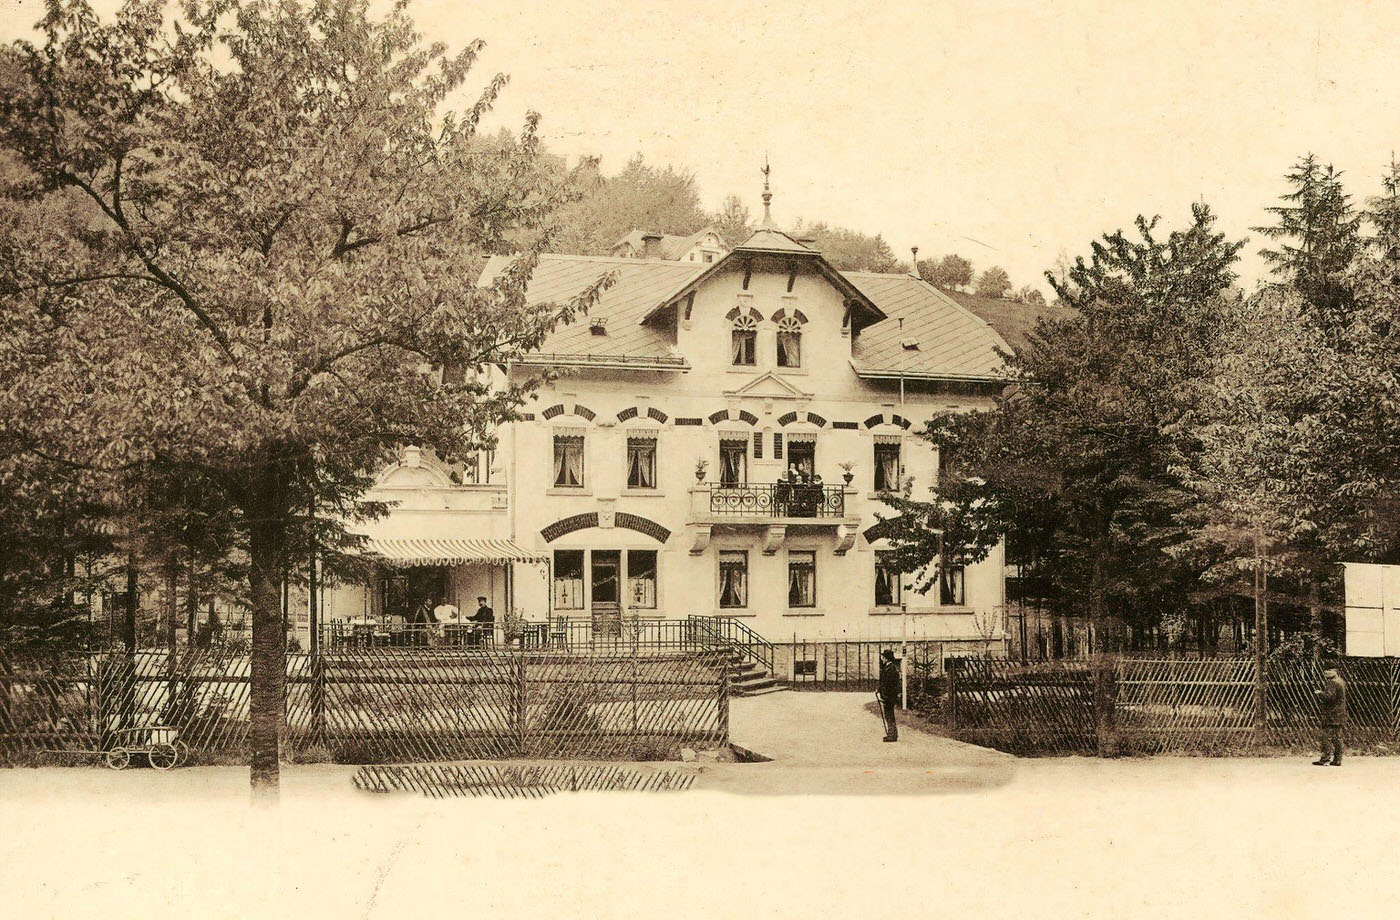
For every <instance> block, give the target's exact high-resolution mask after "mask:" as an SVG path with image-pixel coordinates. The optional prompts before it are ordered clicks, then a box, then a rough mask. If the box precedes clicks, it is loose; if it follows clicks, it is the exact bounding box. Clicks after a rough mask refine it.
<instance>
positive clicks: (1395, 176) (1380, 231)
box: [1366, 156, 1400, 256]
mask: <svg viewBox="0 0 1400 920" xmlns="http://www.w3.org/2000/svg"><path fill="white" fill-rule="evenodd" d="M1381 188H1382V194H1380V195H1377V196H1376V197H1374V198H1372V199H1371V200H1370V202H1369V204H1370V209H1369V210H1367V212H1366V218H1367V220H1369V221H1370V222H1371V226H1372V227H1374V228H1375V235H1374V236H1372V237H1371V240H1370V242H1371V244H1372V246H1373V247H1375V249H1377V250H1379V252H1380V254H1381V255H1382V256H1385V255H1388V254H1389V253H1390V252H1391V251H1392V250H1395V249H1397V248H1400V163H1397V162H1395V158H1394V157H1393V156H1392V157H1391V159H1390V165H1389V166H1388V167H1387V168H1386V173H1385V175H1384V176H1382V177H1381Z"/></svg>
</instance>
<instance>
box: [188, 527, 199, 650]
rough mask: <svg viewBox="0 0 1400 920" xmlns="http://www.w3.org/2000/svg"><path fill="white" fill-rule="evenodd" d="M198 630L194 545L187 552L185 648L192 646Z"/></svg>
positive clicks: (197, 582) (197, 589)
mask: <svg viewBox="0 0 1400 920" xmlns="http://www.w3.org/2000/svg"><path fill="white" fill-rule="evenodd" d="M198 631H199V563H198V562H197V561H196V560H195V555H194V547H193V546H191V547H190V552H189V572H188V573H187V574H186V584H185V648H187V649H190V648H194V634H195V633H196V632H198Z"/></svg>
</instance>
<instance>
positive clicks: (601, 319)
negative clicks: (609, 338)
mask: <svg viewBox="0 0 1400 920" xmlns="http://www.w3.org/2000/svg"><path fill="white" fill-rule="evenodd" d="M588 331H589V332H591V333H593V334H594V335H607V334H608V318H607V317H606V316H595V317H593V319H592V320H590V321H589V323H588Z"/></svg>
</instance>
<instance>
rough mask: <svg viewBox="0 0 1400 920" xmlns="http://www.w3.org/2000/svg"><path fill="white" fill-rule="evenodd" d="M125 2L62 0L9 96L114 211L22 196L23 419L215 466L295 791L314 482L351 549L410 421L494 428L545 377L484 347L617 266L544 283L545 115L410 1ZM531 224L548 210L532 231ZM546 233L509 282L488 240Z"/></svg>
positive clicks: (258, 665) (550, 188)
mask: <svg viewBox="0 0 1400 920" xmlns="http://www.w3.org/2000/svg"><path fill="white" fill-rule="evenodd" d="M182 10H183V14H182V16H181V17H180V19H179V23H178V25H172V24H171V16H170V12H171V11H169V10H167V9H165V8H164V7H163V5H162V4H160V3H153V2H140V0H129V2H127V3H125V4H124V5H123V6H122V7H121V8H120V9H119V10H118V11H117V13H116V14H115V16H114V17H113V18H111V19H109V20H104V19H102V18H100V17H99V16H98V15H97V14H96V13H95V12H94V11H93V9H92V8H91V7H90V6H89V5H88V3H87V2H86V0H49V2H48V5H47V7H46V12H45V16H44V18H43V20H42V22H41V23H40V24H39V28H40V30H41V32H42V35H43V41H42V42H41V44H40V45H38V46H37V47H36V46H34V45H31V44H30V43H28V42H19V43H17V44H16V45H14V46H13V47H12V49H10V52H9V53H10V54H11V55H12V56H13V58H12V59H15V60H17V61H18V62H19V65H20V67H21V71H22V74H23V80H22V84H21V86H20V88H19V91H18V92H16V93H15V94H14V95H13V96H11V97H10V98H7V99H6V101H5V102H4V103H3V105H0V145H3V146H4V147H8V148H9V149H11V150H12V151H14V152H15V153H17V154H18V156H19V157H20V159H21V160H22V162H23V163H24V165H25V166H26V167H27V168H28V169H29V170H30V171H31V172H32V173H33V174H34V176H35V177H36V178H37V180H38V181H37V183H35V184H33V185H31V186H29V187H27V188H25V189H21V190H19V192H22V193H23V194H25V195H27V196H28V202H27V207H28V208H29V209H30V210H31V213H32V211H33V210H34V209H40V208H42V207H44V206H45V203H46V201H47V200H48V199H49V198H51V197H52V196H56V195H76V196H77V197H79V198H82V199H85V200H86V201H88V202H90V203H91V204H92V206H93V208H94V209H95V213H96V214H97V215H98V217H99V218H100V219H98V220H95V221H94V223H93V224H92V225H91V226H90V227H84V228H82V229H81V230H75V229H74V228H73V227H70V226H67V225H64V224H60V223H55V222H45V221H42V220H37V221H36V220H33V219H26V220H21V221H18V222H17V223H16V224H15V226H16V227H17V229H18V230H19V231H21V232H20V235H19V237H18V238H15V237H12V238H11V239H10V240H9V241H8V245H9V247H10V250H9V255H11V256H12V258H10V259H7V260H5V261H4V264H3V265H0V272H3V274H0V297H3V299H4V305H5V311H4V312H5V315H6V317H7V322H8V323H10V324H11V325H12V326H13V327H15V328H18V329H20V330H21V331H22V333H23V335H24V337H25V339H26V340H27V342H28V344H29V346H30V347H32V348H33V350H34V353H36V354H40V355H43V356H44V359H45V360H44V361H43V363H42V364H41V365H39V366H36V367H32V368H29V369H28V372H27V373H25V374H23V375H22V376H20V377H19V378H18V379H17V380H14V381H11V383H10V386H9V387H8V388H7V389H6V391H5V393H4V395H3V399H4V400H5V404H6V411H5V413H4V415H5V417H6V419H7V421H9V420H15V421H16V422H18V423H19V424H20V426H21V427H20V429H19V432H20V433H19V436H20V437H22V438H23V439H24V442H25V443H26V444H27V445H32V446H33V449H34V450H38V449H43V450H44V451H45V452H46V453H48V454H51V455H55V456H58V457H60V458H61V460H62V462H63V463H64V464H66V465H69V466H72V467H75V468H82V469H89V470H100V471H117V470H123V469H130V468H133V467H135V466H138V465H141V464H152V463H156V462H159V463H160V464H162V465H165V466H168V467H170V468H181V469H191V470H198V471H199V472H200V474H201V475H202V476H203V477H204V481H206V482H213V483H218V484H219V487H220V488H221V489H222V490H223V494H224V495H225V496H226V498H227V501H228V503H229V507H230V510H231V512H232V518H233V520H232V526H233V528H234V531H235V534H236V538H237V543H238V545H239V548H240V551H241V552H243V553H244V554H245V556H246V558H247V560H248V566H249V568H248V586H247V587H248V593H249V596H250V598H251V604H252V611H253V616H252V621H253V642H252V652H251V655H252V658H251V660H252V668H251V688H250V716H251V723H252V724H251V733H250V736H251V737H250V745H251V749H252V764H251V766H252V769H251V779H252V784H253V788H254V791H255V793H265V792H268V791H275V789H276V783H277V777H278V738H277V725H278V721H279V710H280V707H281V703H282V693H283V680H284V677H283V674H284V672H283V667H284V661H283V659H284V643H285V633H284V630H283V623H282V617H281V611H280V603H279V600H280V599H279V597H278V583H279V580H280V579H281V577H282V574H283V572H285V571H287V570H289V569H291V568H293V567H294V566H295V565H296V563H297V562H298V561H299V560H301V559H304V558H305V557H304V550H305V548H306V544H307V541H308V540H309V536H310V533H309V532H310V530H311V528H312V525H311V523H310V522H309V520H308V517H309V515H308V513H307V509H308V508H310V507H311V506H312V505H313V503H314V505H315V507H316V508H318V509H321V510H322V512H323V514H322V516H321V518H320V519H319V521H318V522H317V524H316V525H315V526H316V527H317V528H319V530H320V534H319V536H320V538H321V545H322V546H323V547H325V548H327V549H328V550H346V549H352V548H353V547H354V545H355V540H354V539H353V538H352V537H351V536H350V535H349V534H348V533H347V532H346V531H345V528H344V524H343V523H342V522H350V523H353V521H354V520H355V519H357V518H360V517H363V516H365V515H368V514H373V513H376V512H381V511H382V510H383V509H382V508H376V507H372V506H368V505H365V504H363V503H362V502H361V499H360V496H362V494H363V493H364V491H365V489H366V488H367V487H368V486H369V485H370V484H371V482H372V477H373V475H374V473H375V472H376V471H377V469H379V468H381V467H382V464H383V463H384V462H385V461H387V460H388V459H390V457H391V456H392V455H393V454H394V452H395V450H396V449H397V448H398V447H399V446H400V445H402V444H405V443H416V444H421V445H423V446H424V447H427V448H430V449H434V450H437V451H438V452H439V453H442V454H455V453H459V452H461V451H465V450H471V449H476V448H478V447H481V446H488V445H489V444H490V441H491V435H490V432H491V429H492V427H493V426H494V425H495V424H497V423H499V422H501V421H503V420H506V419H510V418H512V417H513V415H514V412H515V410H516V407H517V406H518V405H519V404H520V402H521V400H522V398H523V396H524V392H525V386H524V385H522V386H520V387H499V386H494V385H493V384H492V381H491V380H490V378H489V377H488V375H486V374H485V373H481V374H467V375H465V377H464V379H461V380H460V381H459V380H456V379H455V378H454V379H450V380H441V379H440V378H439V377H438V375H435V374H429V373H425V370H426V369H427V368H429V367H432V366H462V367H467V368H487V367H489V366H491V365H495V364H500V363H504V362H506V361H508V360H510V359H511V357H512V356H514V355H516V354H519V353H520V352H521V351H522V350H528V349H530V348H533V347H536V346H537V345H538V343H539V342H540V341H541V340H542V338H543V336H544V335H545V334H547V332H548V330H549V329H550V328H551V327H552V326H553V325H554V324H555V323H556V322H557V321H558V320H560V319H561V318H566V317H569V316H571V315H572V314H573V313H574V312H575V311H576V310H580V309H585V308H586V307H587V306H588V305H589V304H590V303H591V302H592V299H593V298H594V297H595V296H596V293H597V291H598V289H599V288H600V287H601V286H602V285H604V284H605V283H606V279H599V281H598V282H597V283H596V284H594V285H591V286H589V287H588V288H587V289H586V290H584V291H581V292H580V293H579V295H578V296H577V297H576V298H573V299H571V300H570V301H569V302H567V303H563V304H538V305H528V304H527V303H526V302H525V297H524V292H525V285H526V282H527V279H528V277H529V273H530V271H531V270H532V268H533V266H534V265H535V264H536V260H537V256H538V253H539V252H540V251H541V250H542V249H543V248H544V247H545V246H546V245H547V242H548V239H547V233H546V232H545V228H546V225H547V222H548V220H549V215H550V214H551V212H552V211H553V209H554V208H555V207H556V206H557V205H558V204H560V203H561V201H563V200H565V199H566V198H567V197H568V194H569V193H568V191H567V189H566V188H564V187H562V186H561V184H559V183H553V182H550V181H548V178H547V172H546V171H545V170H543V169H542V168H541V166H540V163H539V158H538V140H537V136H536V125H537V121H538V118H537V116H534V115H531V116H530V118H529V119H528V122H527V124H526V126H525V129H524V131H523V133H522V134H521V136H520V137H519V138H518V139H517V140H516V141H515V143H514V144H513V145H512V146H511V147H510V149H509V150H508V151H507V152H506V154H505V155H483V154H482V152H481V151H480V149H479V147H478V146H476V145H474V144H473V138H474V135H475V129H476V125H477V123H478V121H479V119H480V117H481V116H482V114H483V113H484V112H485V111H486V110H487V109H488V108H489V107H490V105H491V103H492V101H493V100H494V98H495V97H496V95H497V93H498V92H499V91H500V89H501V88H502V86H503V85H504V82H505V80H504V78H503V77H495V78H492V79H490V80H489V81H487V84H486V88H485V90H484V91H483V92H482V95H481V98H480V99H479V101H478V102H477V103H476V104H475V105H473V106H472V107H470V108H468V109H467V110H465V111H463V112H446V111H443V104H444V101H445V100H446V99H448V98H449V97H450V96H451V95H453V94H454V93H455V92H456V91H458V90H459V89H460V88H462V87H464V86H465V84H466V82H467V79H468V76H469V73H470V71H471V68H472V65H473V64H474V62H475V60H476V57H477V55H478V53H479V51H480V48H481V45H480V44H479V43H477V44H473V45H471V46H469V47H468V48H466V49H465V50H464V51H462V52H460V53H458V54H455V55H448V54H446V53H445V51H444V49H443V48H442V47H441V46H439V45H425V44H424V43H423V42H422V41H421V39H420V37H419V35H418V34H417V32H416V31H415V29H414V27H413V25H412V23H411V21H410V20H409V18H408V17H407V15H406V14H405V13H404V12H403V11H402V9H394V10H393V11H391V12H390V13H389V14H388V15H387V16H385V17H384V18H382V19H379V18H372V17H371V16H370V15H369V13H368V9H367V3H365V2H346V3H318V4H314V5H308V6H302V5H299V4H297V3H292V2H276V3H275V2H271V0H247V2H238V0H231V2H222V0H220V2H218V3H214V4H205V3H201V2H198V0H193V2H191V3H188V4H185V5H184V6H183V7H182ZM522 231H527V232H525V233H523V234H522ZM508 233H514V234H517V236H519V235H524V236H527V237H529V245H528V246H527V247H525V249H524V251H523V252H522V253H521V255H520V256H519V257H518V258H517V259H516V260H514V262H513V264H512V265H511V266H510V267H509V268H508V269H507V270H505V271H504V272H503V273H501V275H500V276H499V277H498V278H497V279H495V280H494V281H493V283H492V284H491V285H490V286H489V287H481V288H478V287H477V286H476V285H475V284H474V283H473V280H472V279H473V275H472V273H471V271H470V270H469V266H470V263H471V259H472V258H474V255H475V254H479V253H482V252H490V251H495V250H497V249H499V248H502V247H504V246H505V245H506V240H505V238H506V234H508Z"/></svg>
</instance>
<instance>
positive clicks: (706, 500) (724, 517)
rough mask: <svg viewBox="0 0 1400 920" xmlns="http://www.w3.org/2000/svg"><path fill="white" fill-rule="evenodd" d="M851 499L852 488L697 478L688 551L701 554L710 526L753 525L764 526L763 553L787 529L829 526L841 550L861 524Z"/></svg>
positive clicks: (692, 492) (774, 548)
mask: <svg viewBox="0 0 1400 920" xmlns="http://www.w3.org/2000/svg"><path fill="white" fill-rule="evenodd" d="M855 500H856V490H855V489H853V488H851V487H849V486H840V485H834V486H833V485H824V484H811V483H786V482H765V483H744V484H740V485H732V484H729V483H721V482H702V483H699V484H698V485H696V486H694V487H692V488H691V490H690V512H691V513H690V524H691V525H692V526H693V528H694V538H695V539H694V542H693V543H692V545H691V549H690V552H691V553H692V554H694V555H699V554H700V553H703V552H704V551H705V547H706V546H708V545H709V540H710V536H711V534H712V533H713V529H714V528H715V527H743V526H745V525H750V526H752V525H757V526H761V527H764V528H766V532H765V536H764V542H763V552H764V553H765V554H767V555H772V554H773V553H775V552H777V549H778V546H779V545H781V544H782V541H783V540H784V538H785V537H786V535H787V528H789V527H798V528H802V529H808V530H810V529H811V528H814V527H830V528H833V529H834V530H835V533H836V536H837V548H836V552H837V553H844V552H845V551H846V550H848V549H850V547H851V546H852V545H853V544H854V543H855V534H856V525H857V524H859V522H860V513H859V512H858V511H857V510H855V509H853V508H852V507H851V506H852V504H853V503H854V502H855Z"/></svg>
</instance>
